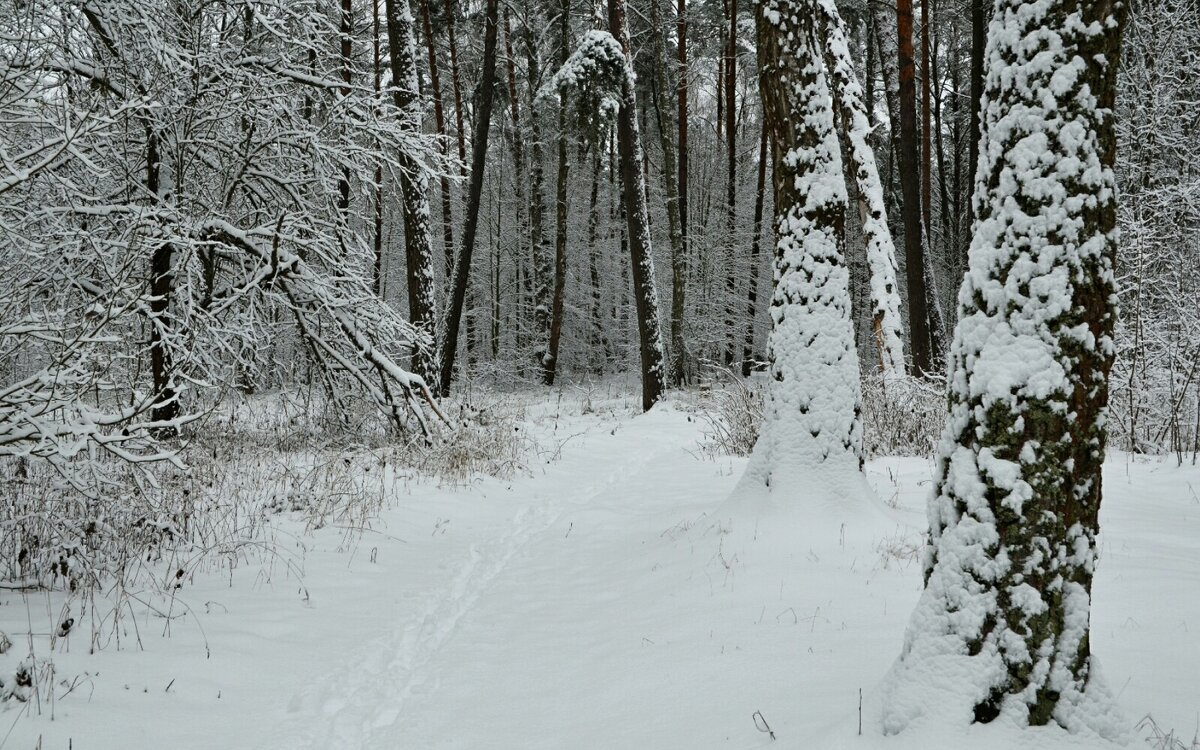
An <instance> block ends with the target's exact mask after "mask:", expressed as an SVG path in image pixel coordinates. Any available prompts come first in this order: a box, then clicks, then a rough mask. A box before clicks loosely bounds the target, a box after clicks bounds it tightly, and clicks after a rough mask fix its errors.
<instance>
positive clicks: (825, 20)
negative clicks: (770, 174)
mask: <svg viewBox="0 0 1200 750" xmlns="http://www.w3.org/2000/svg"><path fill="white" fill-rule="evenodd" d="M820 7H821V10H822V14H821V15H822V29H821V33H822V38H823V39H824V40H825V45H824V50H825V65H826V69H827V70H828V71H829V78H830V83H831V84H832V88H833V95H834V102H835V106H837V107H838V109H839V113H840V115H841V117H839V118H838V122H839V124H840V125H841V127H842V134H843V138H844V139H845V141H846V142H847V151H848V152H849V154H850V160H851V166H852V167H853V172H854V179H855V183H856V185H857V187H858V191H857V192H858V211H859V215H860V218H861V219H862V235H863V240H864V242H865V243H866V251H867V252H866V255H867V266H868V267H869V268H870V271H871V324H872V330H873V331H874V334H875V344H876V348H877V349H878V351H879V361H880V366H881V368H882V369H883V373H884V375H885V376H895V375H903V374H904V340H903V339H902V338H901V336H902V323H901V318H900V290H899V288H898V286H897V284H896V246H895V244H894V243H893V242H892V232H891V230H890V229H889V228H888V223H887V209H886V208H885V207H884V205H883V184H882V183H881V182H880V179H879V169H878V167H877V166H876V164H875V152H874V150H872V148H871V144H870V143H869V142H868V140H867V139H868V138H870V137H871V130H872V128H871V122H870V120H869V119H868V117H867V106H868V105H867V103H866V102H864V101H863V92H862V88H861V87H860V86H859V85H858V79H857V77H856V76H855V74H854V63H853V60H852V59H851V57H850V48H849V45H848V42H847V37H846V25H845V23H843V22H842V17H841V14H840V13H838V10H837V6H836V5H834V3H833V1H832V0H821V2H820Z"/></svg>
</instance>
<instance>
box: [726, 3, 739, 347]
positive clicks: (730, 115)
mask: <svg viewBox="0 0 1200 750" xmlns="http://www.w3.org/2000/svg"><path fill="white" fill-rule="evenodd" d="M726 6H727V7H728V9H729V32H728V38H727V44H728V47H727V48H726V50H725V210H726V215H725V232H726V235H725V236H726V242H727V243H728V244H727V245H726V249H725V254H726V262H727V263H728V265H727V266H726V277H725V293H726V295H727V296H726V303H725V305H726V306H725V310H726V321H725V325H726V332H725V334H726V336H727V340H726V344H725V346H726V349H725V364H726V365H727V366H731V365H733V361H734V358H735V357H736V356H737V339H738V335H737V326H736V324H735V320H736V317H737V316H736V315H735V314H734V304H735V301H736V298H737V268H738V266H739V264H738V263H737V237H736V232H737V108H736V105H735V100H736V92H737V0H726Z"/></svg>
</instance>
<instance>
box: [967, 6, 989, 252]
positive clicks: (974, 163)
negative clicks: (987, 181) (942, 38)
mask: <svg viewBox="0 0 1200 750" xmlns="http://www.w3.org/2000/svg"><path fill="white" fill-rule="evenodd" d="M970 2H971V130H970V132H969V134H968V135H967V137H968V138H969V139H970V140H969V141H968V142H967V147H968V149H967V184H968V185H974V184H975V180H976V178H977V177H978V175H979V135H980V124H981V122H982V117H983V115H982V110H981V109H980V106H981V102H982V100H983V54H984V51H985V48H986V47H987V17H988V12H987V8H988V7H989V6H990V5H991V3H989V2H987V0H970ZM974 223H975V203H974V201H972V200H968V201H967V229H968V232H967V233H966V242H964V243H963V245H962V258H961V260H960V262H961V263H962V267H963V268H966V267H967V266H968V265H969V262H968V260H967V251H968V250H970V231H971V230H972V227H973V225H974Z"/></svg>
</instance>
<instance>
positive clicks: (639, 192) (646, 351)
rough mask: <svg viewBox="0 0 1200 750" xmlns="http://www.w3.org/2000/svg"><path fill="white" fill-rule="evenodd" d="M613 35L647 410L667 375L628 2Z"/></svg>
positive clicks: (620, 5) (620, 3)
mask: <svg viewBox="0 0 1200 750" xmlns="http://www.w3.org/2000/svg"><path fill="white" fill-rule="evenodd" d="M608 27H609V32H610V33H611V34H612V35H613V37H615V38H616V40H617V42H618V43H620V45H621V49H622V50H624V52H625V75H624V76H623V78H622V80H621V107H620V110H619V111H618V113H617V151H618V152H619V154H620V162H621V191H622V193H623V196H624V205H625V227H626V232H627V237H628V243H629V255H630V260H631V265H632V276H633V299H634V306H635V308H636V309H637V322H638V344H639V349H640V350H641V362H642V409H643V410H647V411H648V410H649V409H650V407H652V406H654V404H655V403H656V402H657V401H658V400H659V399H660V398H662V393H663V383H664V377H663V376H664V372H663V347H662V333H661V331H660V329H659V322H658V290H657V288H656V287H655V283H654V256H653V254H652V252H651V247H650V215H649V213H648V212H647V210H646V179H645V175H644V174H643V173H642V138H641V135H640V134H639V133H638V123H637V100H636V98H635V96H634V88H633V64H632V62H631V60H630V58H629V54H630V51H629V34H628V32H627V31H626V30H625V2H624V0H608Z"/></svg>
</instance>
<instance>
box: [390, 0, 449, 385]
mask: <svg viewBox="0 0 1200 750" xmlns="http://www.w3.org/2000/svg"><path fill="white" fill-rule="evenodd" d="M385 8H386V13H387V33H388V51H389V53H390V56H391V66H392V85H393V86H394V93H393V97H394V98H395V102H396V108H397V109H399V110H400V117H401V124H402V125H403V126H404V128H405V129H406V130H407V131H408V132H410V133H413V134H416V133H419V132H420V131H421V107H420V100H419V98H418V95H417V90H418V89H417V64H416V49H415V46H416V45H415V42H414V41H413V20H412V14H411V13H410V12H409V9H408V3H407V2H405V0H385ZM397 163H398V165H399V167H400V170H399V172H400V178H399V179H400V193H401V196H402V207H403V210H404V211H403V212H404V245H405V257H406V260H407V261H408V308H409V318H410V322H411V323H412V324H413V326H414V327H416V328H417V329H418V330H420V331H422V332H423V333H424V334H425V335H426V336H427V337H428V338H427V341H426V342H421V343H418V344H416V345H415V346H414V349H413V372H414V373H416V374H417V375H420V376H421V377H422V378H424V379H425V382H426V384H427V385H429V387H430V388H431V389H435V388H436V387H437V385H438V380H439V372H438V366H437V354H436V343H435V342H434V340H433V335H434V305H435V302H434V286H433V248H432V246H431V243H430V241H429V178H428V177H427V176H426V173H425V171H424V169H423V168H422V167H421V165H420V164H418V163H417V162H416V161H415V160H414V159H413V158H412V157H411V156H409V155H408V154H407V153H405V152H403V151H401V152H400V153H399V154H398V155H397Z"/></svg>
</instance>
